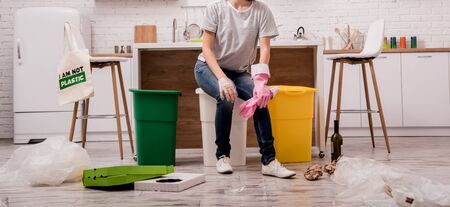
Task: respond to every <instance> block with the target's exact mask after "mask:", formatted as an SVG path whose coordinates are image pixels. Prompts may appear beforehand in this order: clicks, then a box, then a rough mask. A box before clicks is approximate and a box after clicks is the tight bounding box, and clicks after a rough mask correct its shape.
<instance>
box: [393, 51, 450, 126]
mask: <svg viewBox="0 0 450 207" xmlns="http://www.w3.org/2000/svg"><path fill="white" fill-rule="evenodd" d="M449 70H450V69H449V54H448V53H405V54H402V95H403V124H404V126H406V127H417V126H427V127H444V126H446V127H448V126H450V91H449V84H450V83H449V82H450V81H449V79H450V77H449V76H450V74H449Z"/></svg>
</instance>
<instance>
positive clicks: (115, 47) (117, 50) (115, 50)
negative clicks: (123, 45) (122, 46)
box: [114, 45, 120, 54]
mask: <svg viewBox="0 0 450 207" xmlns="http://www.w3.org/2000/svg"><path fill="white" fill-rule="evenodd" d="M119 52H120V51H119V45H116V46H114V53H116V54H117V53H119Z"/></svg>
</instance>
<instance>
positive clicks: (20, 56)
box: [16, 39, 22, 65]
mask: <svg viewBox="0 0 450 207" xmlns="http://www.w3.org/2000/svg"><path fill="white" fill-rule="evenodd" d="M16 44H17V63H19V65H20V64H22V53H21V51H20V39H18V40H17V43H16Z"/></svg>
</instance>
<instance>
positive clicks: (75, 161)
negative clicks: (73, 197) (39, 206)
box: [0, 136, 90, 186]
mask: <svg viewBox="0 0 450 207" xmlns="http://www.w3.org/2000/svg"><path fill="white" fill-rule="evenodd" d="M89 167H90V159H89V155H88V153H87V152H86V150H85V149H83V148H82V147H80V146H79V145H77V144H75V143H73V142H70V141H69V140H68V139H66V138H65V137H62V136H59V137H51V138H48V139H46V140H45V141H44V142H42V143H39V144H35V145H29V146H24V147H20V148H18V149H16V150H15V151H14V152H13V153H12V155H11V158H10V159H9V160H8V161H7V162H6V163H5V164H4V165H3V166H2V167H0V182H1V183H4V184H5V183H7V184H13V185H32V186H37V185H60V184H61V183H63V182H76V181H81V178H82V176H83V170H86V169H89Z"/></svg>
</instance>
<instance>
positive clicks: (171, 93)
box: [129, 88, 181, 96]
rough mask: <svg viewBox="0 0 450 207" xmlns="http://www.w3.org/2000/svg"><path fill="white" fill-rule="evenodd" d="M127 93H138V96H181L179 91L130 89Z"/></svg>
mask: <svg viewBox="0 0 450 207" xmlns="http://www.w3.org/2000/svg"><path fill="white" fill-rule="evenodd" d="M129 91H130V92H131V93H140V94H163V95H179V96H181V92H180V91H174V90H142V89H135V88H131V89H130V90H129Z"/></svg>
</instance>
